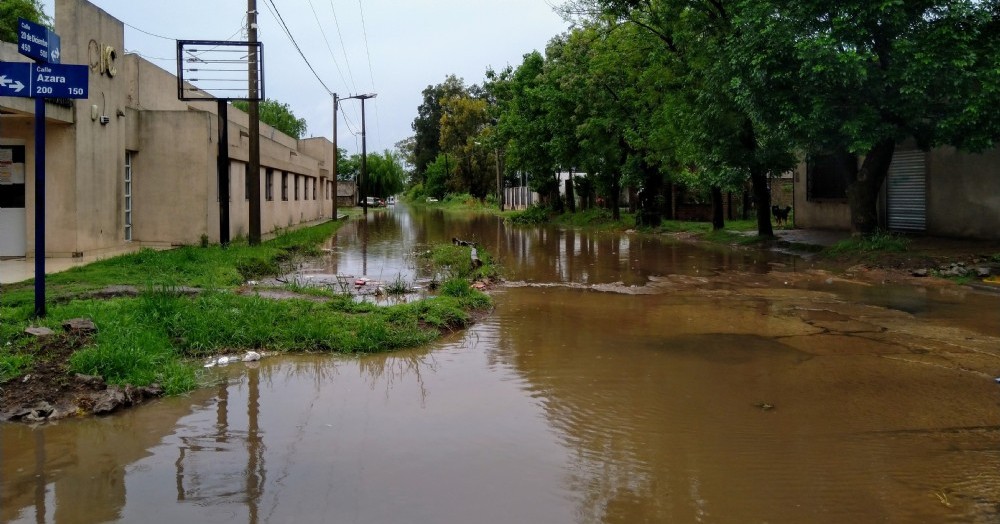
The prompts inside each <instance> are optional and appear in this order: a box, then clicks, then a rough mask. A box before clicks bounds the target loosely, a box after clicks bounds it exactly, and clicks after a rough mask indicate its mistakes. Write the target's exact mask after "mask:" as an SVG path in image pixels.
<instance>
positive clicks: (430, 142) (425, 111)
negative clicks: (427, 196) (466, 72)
mask: <svg viewBox="0 0 1000 524" xmlns="http://www.w3.org/2000/svg"><path fill="white" fill-rule="evenodd" d="M468 94H469V90H468V89H467V88H466V87H465V82H464V81H463V80H462V79H460V78H457V77H455V76H454V75H449V76H448V77H447V78H445V80H444V82H442V83H440V84H438V85H434V86H427V88H426V89H424V91H423V96H424V100H423V102H422V103H421V104H420V106H419V107H418V108H417V117H416V118H415V119H413V124H411V127H412V128H413V132H414V137H413V159H412V162H413V172H414V176H415V178H416V180H417V181H423V180H424V171H425V170H426V169H427V165H428V164H430V163H431V162H433V161H434V159H435V158H437V156H438V154H439V153H441V116H442V115H443V114H444V113H443V110H442V107H441V103H442V101H444V100H445V99H446V98H449V97H453V96H462V95H468Z"/></svg>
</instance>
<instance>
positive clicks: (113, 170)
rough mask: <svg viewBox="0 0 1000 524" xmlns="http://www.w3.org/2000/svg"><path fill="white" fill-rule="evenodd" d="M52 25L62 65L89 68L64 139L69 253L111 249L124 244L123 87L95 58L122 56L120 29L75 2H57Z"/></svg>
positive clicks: (116, 65)
mask: <svg viewBox="0 0 1000 524" xmlns="http://www.w3.org/2000/svg"><path fill="white" fill-rule="evenodd" d="M55 20H56V32H57V33H59V35H60V37H61V39H62V61H63V63H68V64H88V65H90V66H91V68H90V74H89V75H88V76H89V92H88V95H89V98H88V99H86V100H76V101H74V103H73V105H74V110H75V113H76V118H75V124H74V125H73V126H72V127H70V128H69V129H68V133H67V134H68V136H67V137H66V139H67V140H69V141H72V142H73V143H74V146H75V155H73V157H75V165H74V163H73V160H72V158H70V159H66V160H65V162H66V164H65V166H64V167H65V169H67V173H66V175H65V176H66V177H68V178H71V179H72V183H71V184H69V185H67V186H66V188H72V190H73V191H72V192H65V193H64V191H60V193H64V197H65V198H66V199H68V200H75V202H76V210H75V214H74V216H73V219H75V230H76V236H77V238H76V242H75V246H74V248H73V251H76V252H88V253H93V252H101V251H105V250H109V249H115V248H117V247H119V246H121V245H122V244H123V242H124V238H125V236H124V235H125V211H124V197H123V195H124V175H125V135H126V125H125V120H124V118H125V112H124V111H125V107H126V103H125V102H126V93H127V83H126V82H125V81H124V79H123V78H119V77H118V76H117V75H115V74H114V73H116V72H117V71H119V70H120V68H121V63H120V62H119V61H117V59H115V60H113V61H106V63H105V65H107V66H109V67H106V68H102V67H100V66H101V54H102V53H104V54H105V55H108V53H110V52H111V51H108V50H109V49H111V50H114V51H113V52H114V53H115V56H116V57H117V56H122V55H123V52H124V48H125V27H124V25H123V24H122V23H121V22H120V21H118V20H117V19H115V18H114V17H112V16H110V15H108V14H107V13H105V12H104V11H103V10H101V9H99V8H98V7H96V6H94V5H92V4H90V3H88V2H80V1H78V0H58V1H57V2H56V6H55ZM94 106H96V112H97V113H98V114H97V116H98V117H99V116H107V117H108V118H109V119H110V121H109V122H108V123H107V124H102V123H100V121H99V119H98V118H94V111H95V109H94ZM49 154H51V150H50V151H49ZM49 165H50V166H52V164H51V163H50V164H49ZM67 182H70V181H69V180H67ZM66 188H62V189H66ZM74 193H75V194H74ZM67 215H68V213H67ZM67 226H69V227H72V226H71V225H70V224H67ZM50 230H54V227H53V228H52V229H50Z"/></svg>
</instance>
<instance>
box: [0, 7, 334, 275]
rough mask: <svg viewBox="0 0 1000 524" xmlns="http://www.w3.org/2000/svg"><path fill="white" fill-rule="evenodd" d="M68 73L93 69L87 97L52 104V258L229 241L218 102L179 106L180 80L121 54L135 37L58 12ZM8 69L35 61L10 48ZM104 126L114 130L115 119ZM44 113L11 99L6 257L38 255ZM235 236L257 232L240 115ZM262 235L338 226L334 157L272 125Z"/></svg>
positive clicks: (2, 246)
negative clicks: (79, 67)
mask: <svg viewBox="0 0 1000 524" xmlns="http://www.w3.org/2000/svg"><path fill="white" fill-rule="evenodd" d="M55 30H56V32H57V33H58V34H59V35H60V36H61V43H62V63H64V64H85V65H88V66H89V67H90V73H89V92H88V95H89V98H87V99H81V100H50V101H48V102H47V103H46V134H47V140H46V154H47V162H46V173H47V176H46V189H47V191H46V201H47V204H46V224H47V227H46V246H45V252H46V255H47V256H49V257H81V256H90V255H100V254H111V253H117V252H123V251H128V250H131V249H136V248H138V247H140V246H151V247H165V246H171V245H180V244H196V243H198V242H200V241H201V239H202V236H203V235H204V236H206V237H207V238H208V240H209V241H211V242H218V241H219V238H220V234H219V203H218V194H219V191H218V189H219V188H218V187H217V185H218V182H217V180H218V179H217V167H216V158H217V152H218V143H217V140H218V138H217V137H218V136H219V133H218V126H219V123H218V118H217V115H216V102H215V101H214V100H212V101H208V102H200V101H198V102H182V101H179V100H178V98H177V79H176V77H175V76H174V74H173V73H172V72H168V71H165V70H163V69H161V68H160V67H158V66H157V65H155V64H153V63H151V62H149V61H147V60H145V59H143V58H141V57H139V56H138V55H134V54H122V53H121V50H123V49H124V34H125V33H124V25H123V24H122V22H121V21H119V20H117V19H115V18H114V17H113V16H111V15H109V14H107V13H106V12H104V11H102V10H101V9H99V8H97V7H96V6H94V5H92V4H90V3H89V2H86V1H85V0H56V2H55ZM0 60H2V61H5V62H26V61H28V59H27V58H26V57H24V56H21V55H19V54H18V52H17V47H16V45H14V44H10V43H0ZM104 117H107V118H104ZM33 126H34V100H32V99H30V98H14V97H0V256H4V257H18V256H25V255H27V256H29V257H30V256H33V255H34V252H35V245H34V218H33V217H34V214H35V206H34V190H35V188H34V170H35V166H34V159H35V147H34V133H33ZM228 126H229V130H228V131H229V144H228V147H229V156H230V159H231V162H230V180H231V188H230V195H231V196H230V202H229V209H230V221H231V231H230V235H231V236H232V237H237V236H240V235H246V234H247V233H248V231H249V220H248V214H249V200H248V193H249V186H248V177H247V174H248V173H247V170H248V158H249V140H248V139H249V133H248V132H247V129H248V117H247V115H246V114H245V113H243V112H242V111H239V110H237V109H235V108H232V107H230V109H229V121H228ZM260 130H261V147H260V151H261V176H260V179H261V195H262V197H263V199H264V200H263V202H262V204H261V221H262V223H261V231H262V232H263V233H264V234H265V236H266V235H267V234H268V233H269V232H273V231H275V230H277V229H279V228H287V227H294V226H297V225H300V224H307V223H311V222H315V221H318V220H322V219H326V218H329V217H330V216H331V213H332V209H333V199H334V198H336V196H335V194H336V192H337V190H336V189H335V187H334V186H335V184H334V182H333V181H332V179H331V176H330V173H331V167H332V165H333V146H332V144H331V143H330V141H329V140H327V139H325V138H309V139H304V140H296V139H294V138H292V137H289V136H287V135H284V134H283V133H281V132H279V131H277V130H275V129H273V128H271V127H270V126H267V125H266V124H263V123H262V124H261V126H260Z"/></svg>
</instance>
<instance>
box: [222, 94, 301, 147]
mask: <svg viewBox="0 0 1000 524" xmlns="http://www.w3.org/2000/svg"><path fill="white" fill-rule="evenodd" d="M233 107H235V108H237V109H239V110H241V111H244V112H246V111H249V109H250V103H249V102H247V101H246V100H234V101H233ZM259 115H260V121H261V122H264V123H265V124H267V125H269V126H271V127H273V128H275V129H277V130H278V131H281V132H282V133H284V134H286V135H288V136H290V137H292V138H302V135H304V134H305V133H306V119H304V118H296V117H295V113H292V109H291V108H290V107H288V104H283V103H281V102H278V101H277V100H271V99H270V98H268V99H267V100H264V101H262V102H260V105H259Z"/></svg>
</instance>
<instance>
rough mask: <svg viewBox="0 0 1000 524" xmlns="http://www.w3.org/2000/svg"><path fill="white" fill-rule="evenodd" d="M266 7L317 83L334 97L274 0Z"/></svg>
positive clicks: (269, 1)
mask: <svg viewBox="0 0 1000 524" xmlns="http://www.w3.org/2000/svg"><path fill="white" fill-rule="evenodd" d="M268 4H270V6H268ZM264 7H267V10H268V11H269V12H270V13H271V15H272V16H274V17H275V19H276V20H277V21H278V23H279V24H280V25H281V28H282V29H283V30H284V32H285V36H287V37H288V39H289V40H291V42H292V46H294V47H295V50H296V51H298V52H299V56H301V57H302V61H304V62H305V63H306V66H308V67H309V70H310V71H312V74H313V76H314V77H316V81H317V82H319V83H320V85H322V86H323V89H325V90H326V92H327V94H329V95H330V96H333V91H331V90H330V88H329V87H327V86H326V82H324V81H323V79H322V78H320V77H319V74H318V73H317V72H316V69H315V68H313V66H312V64H311V63H310V62H309V59H308V58H306V55H305V53H303V52H302V48H301V47H299V43H298V42H296V41H295V37H293V36H292V31H291V30H290V29H288V24H286V23H285V19H284V18H283V17H282V16H281V12H280V11H278V6H276V5H274V0H266V2H265V3H264ZM272 9H273V11H272Z"/></svg>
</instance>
